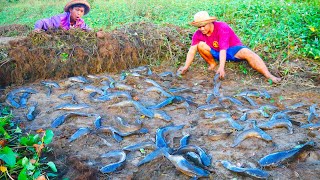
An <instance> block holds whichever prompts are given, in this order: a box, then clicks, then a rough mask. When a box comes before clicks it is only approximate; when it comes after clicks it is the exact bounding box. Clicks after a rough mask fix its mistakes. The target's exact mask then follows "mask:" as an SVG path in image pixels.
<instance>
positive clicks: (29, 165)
mask: <svg viewBox="0 0 320 180" xmlns="http://www.w3.org/2000/svg"><path fill="white" fill-rule="evenodd" d="M26 167H27V170H30V171H33V170H34V169H35V168H36V167H35V166H34V165H33V164H32V163H31V162H30V161H29V163H28V165H27V166H26Z"/></svg>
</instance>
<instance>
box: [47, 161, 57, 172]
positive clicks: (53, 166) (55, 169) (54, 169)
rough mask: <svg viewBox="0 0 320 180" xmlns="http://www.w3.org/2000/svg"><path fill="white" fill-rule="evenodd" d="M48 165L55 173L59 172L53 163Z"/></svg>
mask: <svg viewBox="0 0 320 180" xmlns="http://www.w3.org/2000/svg"><path fill="white" fill-rule="evenodd" d="M47 165H48V166H49V167H50V168H51V170H52V171H53V172H58V170H57V168H56V165H55V164H54V163H53V162H52V161H50V162H48V163H47Z"/></svg>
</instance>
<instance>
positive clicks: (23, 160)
mask: <svg viewBox="0 0 320 180" xmlns="http://www.w3.org/2000/svg"><path fill="white" fill-rule="evenodd" d="M28 163H29V159H28V158H27V157H24V158H22V162H21V164H22V166H23V167H25V166H26V165H27V164H28Z"/></svg>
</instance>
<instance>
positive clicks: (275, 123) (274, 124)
mask: <svg viewBox="0 0 320 180" xmlns="http://www.w3.org/2000/svg"><path fill="white" fill-rule="evenodd" d="M258 127H259V128H260V129H273V128H280V127H286V128H287V129H288V132H289V134H293V127H292V123H291V121H290V120H288V119H275V120H270V121H268V122H265V123H263V124H259V125H258Z"/></svg>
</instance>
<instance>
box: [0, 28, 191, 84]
mask: <svg viewBox="0 0 320 180" xmlns="http://www.w3.org/2000/svg"><path fill="white" fill-rule="evenodd" d="M188 36H189V32H187V31H186V30H183V29H181V28H179V27H177V26H173V25H170V26H168V27H159V26H157V25H154V24H151V23H134V24H129V25H127V26H124V27H122V28H119V29H116V30H114V31H112V32H102V33H101V35H100V36H99V38H97V37H96V33H95V32H89V33H88V32H83V31H79V30H72V31H62V30H56V31H48V32H46V33H34V32H31V33H29V34H28V36H27V37H26V38H24V39H19V40H14V41H10V42H9V44H10V47H9V48H8V49H6V51H7V57H5V56H4V58H2V59H0V62H1V65H0V66H1V69H0V77H1V79H0V82H1V83H2V84H1V85H9V84H12V83H16V84H23V83H26V82H34V81H35V80H37V79H61V78H66V77H70V76H76V75H87V74H96V73H102V72H118V71H121V70H123V69H128V68H131V67H135V66H138V65H146V64H157V65H159V64H161V63H163V62H166V63H167V64H173V63H175V62H177V61H178V59H183V58H182V57H184V56H185V52H186V51H187V47H186V45H185V44H186V43H184V42H185V40H186V39H189V37H188ZM2 54H5V53H4V52H2ZM154 59H156V60H157V62H154Z"/></svg>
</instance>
